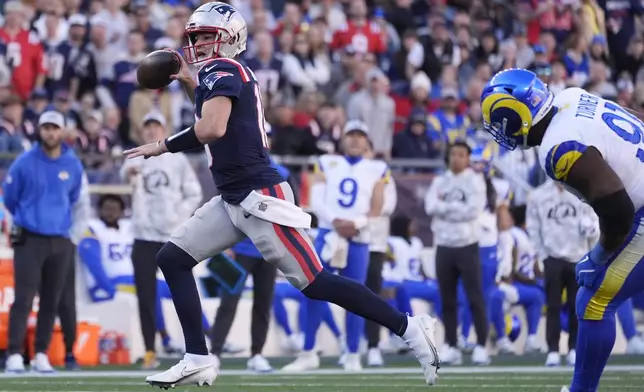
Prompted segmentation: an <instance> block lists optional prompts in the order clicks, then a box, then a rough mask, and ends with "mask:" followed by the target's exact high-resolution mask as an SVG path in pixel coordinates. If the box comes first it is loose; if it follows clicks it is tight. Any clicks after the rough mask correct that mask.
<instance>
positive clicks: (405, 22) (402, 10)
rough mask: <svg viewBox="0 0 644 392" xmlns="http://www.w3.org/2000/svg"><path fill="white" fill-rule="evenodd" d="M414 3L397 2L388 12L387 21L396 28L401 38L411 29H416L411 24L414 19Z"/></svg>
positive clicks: (402, 0)
mask: <svg viewBox="0 0 644 392" xmlns="http://www.w3.org/2000/svg"><path fill="white" fill-rule="evenodd" d="M412 3H413V1H412V0H396V1H395V4H394V5H393V6H392V7H391V9H390V10H389V12H387V20H389V23H391V25H392V26H394V29H396V32H397V33H398V35H399V36H400V37H402V36H403V35H406V32H407V31H408V30H407V29H409V27H414V26H410V24H409V22H410V21H411V20H413V18H414V14H413V12H412V8H411V5H412Z"/></svg>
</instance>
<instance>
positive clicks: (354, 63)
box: [322, 45, 360, 97]
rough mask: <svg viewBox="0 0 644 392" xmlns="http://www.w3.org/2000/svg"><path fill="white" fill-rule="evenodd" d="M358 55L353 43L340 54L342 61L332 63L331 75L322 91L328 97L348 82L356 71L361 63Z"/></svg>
mask: <svg viewBox="0 0 644 392" xmlns="http://www.w3.org/2000/svg"><path fill="white" fill-rule="evenodd" d="M359 62H360V61H359V60H358V56H357V55H356V50H355V49H354V48H353V45H347V46H346V47H345V48H344V49H343V50H342V54H341V55H340V61H337V62H334V63H333V64H331V76H330V79H329V82H328V83H327V84H326V86H324V88H323V89H322V91H323V92H324V94H325V95H326V96H328V97H333V96H334V94H336V92H337V91H339V90H340V86H342V85H343V84H344V83H346V82H347V81H348V80H349V79H351V77H352V76H353V75H354V73H355V72H356V68H357V67H358V64H359Z"/></svg>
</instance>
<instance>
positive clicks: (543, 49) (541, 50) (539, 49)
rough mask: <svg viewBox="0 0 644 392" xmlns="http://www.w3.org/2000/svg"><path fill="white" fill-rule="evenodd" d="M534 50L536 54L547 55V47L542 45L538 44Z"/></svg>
mask: <svg viewBox="0 0 644 392" xmlns="http://www.w3.org/2000/svg"><path fill="white" fill-rule="evenodd" d="M532 50H533V51H534V53H535V54H544V53H546V47H545V46H543V45H541V44H536V45H535V46H533V47H532Z"/></svg>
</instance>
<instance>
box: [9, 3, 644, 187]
mask: <svg viewBox="0 0 644 392" xmlns="http://www.w3.org/2000/svg"><path fill="white" fill-rule="evenodd" d="M228 2H230V3H231V4H232V5H233V6H235V7H236V8H237V9H238V10H240V12H241V13H242V14H243V15H244V17H245V19H246V21H247V22H248V26H249V44H248V50H247V51H246V52H245V53H244V55H243V61H244V62H246V63H247V64H248V65H249V67H250V68H251V69H253V70H254V72H255V74H256V75H257V78H258V79H259V80H260V83H261V87H262V91H263V93H264V94H265V100H264V105H265V110H266V117H267V119H268V122H269V123H270V124H271V125H272V128H273V131H274V136H273V152H274V153H275V154H282V155H283V154H288V155H305V156H310V155H317V154H321V153H325V152H335V151H337V148H338V142H339V139H340V136H341V131H340V130H341V128H342V126H343V124H344V123H345V122H346V121H347V119H361V120H363V121H365V122H366V123H367V125H368V126H369V129H370V136H371V138H372V140H373V143H374V148H375V150H376V152H377V153H378V154H379V155H381V156H383V157H385V158H390V157H394V158H441V157H442V156H443V155H444V151H445V146H446V143H447V142H448V141H453V140H455V139H457V138H463V137H471V136H475V135H476V132H477V131H478V130H479V129H480V128H481V113H480V107H479V96H480V92H481V88H482V86H483V85H484V84H485V82H486V81H487V80H488V79H489V78H490V77H491V75H493V74H494V73H495V72H497V71H499V70H502V69H506V68H513V67H520V68H529V69H531V70H534V71H535V72H536V73H537V74H538V75H540V76H541V77H542V78H543V79H544V80H545V81H547V83H548V84H549V85H550V86H551V88H552V89H553V90H554V91H555V92H558V91H560V90H562V89H564V88H565V87H567V86H580V87H584V88H586V89H588V90H589V91H591V92H594V93H597V94H599V95H602V96H604V97H607V98H611V99H615V100H617V101H618V102H619V103H620V104H622V105H625V106H629V107H632V108H635V109H639V108H641V106H642V104H643V103H644V72H641V65H642V60H643V59H644V41H643V40H642V35H641V33H640V32H639V31H640V26H639V24H638V17H639V15H640V13H641V11H642V6H641V4H640V3H639V2H636V1H616V0H600V1H597V0H515V1H498V0H389V1H387V0H371V1H364V0H352V1H349V0H319V1H315V0H300V1H286V0H274V1H265V0H229V1H228ZM2 3H4V4H3V9H4V13H3V21H2V22H3V27H2V29H0V55H1V56H2V58H1V59H0V104H1V105H2V123H1V128H0V152H20V151H22V150H23V149H24V148H25V147H27V146H28V145H29V143H30V142H32V141H33V140H34V138H35V132H34V130H35V128H36V127H35V125H34V124H35V121H36V119H37V118H38V115H39V114H40V113H41V112H42V111H43V110H45V109H46V108H47V107H50V106H52V107H54V108H56V109H58V110H60V111H62V112H64V113H66V116H67V120H68V121H67V128H68V129H67V131H68V142H69V143H70V144H72V145H74V146H75V148H77V150H78V151H79V152H81V153H86V154H91V155H92V156H93V157H94V158H92V157H86V160H88V161H86V164H87V165H88V167H89V168H91V169H97V168H101V166H102V165H105V164H104V162H107V161H105V160H100V159H95V157H96V156H113V155H116V154H118V153H119V152H120V151H121V150H122V148H124V147H127V146H131V145H133V144H137V143H140V142H141V121H142V118H143V116H144V115H145V114H146V113H148V112H149V111H150V110H151V109H153V108H156V109H158V110H159V111H160V112H161V113H163V115H164V116H165V117H166V119H167V123H168V124H171V126H170V127H168V128H169V130H174V131H177V130H180V129H183V128H185V127H187V126H189V125H190V124H191V123H192V122H193V119H194V117H193V109H192V107H191V105H190V103H189V101H188V100H187V99H186V97H185V96H184V94H183V92H182V91H181V89H180V86H178V85H176V84H171V85H170V86H168V87H167V88H165V89H162V90H158V91H149V90H145V89H142V88H140V87H139V86H138V85H137V80H136V64H137V62H139V61H140V60H141V59H142V57H144V56H145V55H146V54H147V53H149V52H150V51H152V50H156V49H160V48H173V49H178V50H179V51H181V47H182V40H183V26H184V25H185V22H186V21H187V19H188V17H189V16H190V14H191V11H192V9H194V7H196V6H198V5H199V1H182V0H132V1H127V0H100V1H99V0H25V1H23V2H20V1H15V0H12V1H7V2H2ZM91 180H92V178H91V179H90V181H91Z"/></svg>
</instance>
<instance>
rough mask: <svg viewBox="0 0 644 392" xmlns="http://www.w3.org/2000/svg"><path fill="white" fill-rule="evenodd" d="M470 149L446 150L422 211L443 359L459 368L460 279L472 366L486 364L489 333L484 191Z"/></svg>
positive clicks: (455, 145) (463, 146) (461, 145)
mask: <svg viewBox="0 0 644 392" xmlns="http://www.w3.org/2000/svg"><path fill="white" fill-rule="evenodd" d="M470 155H472V149H471V148H470V147H469V146H468V145H467V143H465V142H458V141H457V142H455V143H453V144H451V145H450V146H449V148H448V150H447V157H448V160H447V165H448V167H449V170H448V171H447V172H446V173H445V174H443V175H441V176H439V177H437V178H435V179H434V180H433V181H432V184H431V185H430V187H429V190H428V191H427V195H426V196H425V212H427V215H429V216H431V217H432V232H433V233H434V243H435V245H436V277H437V278H438V284H439V286H440V292H441V299H442V302H443V323H444V324H445V341H446V344H445V345H444V346H443V349H442V352H441V355H440V357H441V361H443V362H444V363H450V364H459V363H460V362H461V361H462V358H461V352H460V350H459V349H458V348H456V344H457V337H456V336H457V335H456V330H457V328H458V319H457V315H456V314H457V285H458V280H459V278H460V279H461V280H462V281H463V286H464V288H465V293H466V294H467V299H468V302H469V304H470V310H471V312H472V318H473V319H474V327H475V329H476V337H477V340H478V342H477V345H476V347H475V348H474V351H473V352H472V362H473V363H474V364H477V365H484V364H487V363H488V362H489V361H490V359H489V356H488V353H487V351H486V350H485V343H486V341H487V335H488V321H487V316H486V314H487V313H486V308H485V298H484V296H483V282H482V278H481V273H482V272H481V259H480V256H479V244H478V241H479V230H480V227H479V218H480V216H481V214H482V213H483V210H484V209H485V203H486V200H487V191H486V184H485V180H484V179H483V175H482V174H480V173H476V172H475V171H474V170H472V169H471V168H470Z"/></svg>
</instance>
